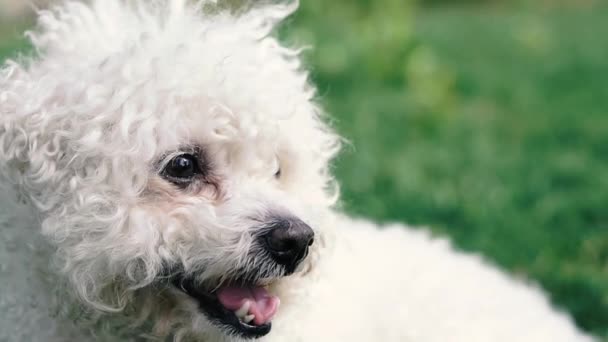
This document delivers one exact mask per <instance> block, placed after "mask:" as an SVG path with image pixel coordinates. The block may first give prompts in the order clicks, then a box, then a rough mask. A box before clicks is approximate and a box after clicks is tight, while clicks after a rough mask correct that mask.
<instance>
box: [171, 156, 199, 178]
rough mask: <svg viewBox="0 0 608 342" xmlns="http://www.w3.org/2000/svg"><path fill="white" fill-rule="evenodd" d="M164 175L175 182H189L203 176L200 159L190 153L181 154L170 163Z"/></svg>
mask: <svg viewBox="0 0 608 342" xmlns="http://www.w3.org/2000/svg"><path fill="white" fill-rule="evenodd" d="M162 174H163V175H164V176H165V177H166V178H168V179H169V180H171V181H173V182H178V183H184V182H188V181H190V180H192V178H194V177H195V176H196V175H199V174H201V169H200V166H199V161H198V158H197V157H196V156H195V155H193V154H189V153H184V154H180V155H178V156H176V157H174V158H173V159H171V160H170V161H169V163H168V164H167V166H165V168H164V170H163V172H162Z"/></svg>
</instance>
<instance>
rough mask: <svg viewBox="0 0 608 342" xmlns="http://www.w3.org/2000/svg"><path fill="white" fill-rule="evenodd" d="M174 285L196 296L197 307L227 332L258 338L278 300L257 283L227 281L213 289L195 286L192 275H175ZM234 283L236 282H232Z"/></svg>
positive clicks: (267, 330)
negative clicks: (182, 276)
mask: <svg viewBox="0 0 608 342" xmlns="http://www.w3.org/2000/svg"><path fill="white" fill-rule="evenodd" d="M173 282H174V285H175V286H176V287H177V288H178V289H179V290H181V291H183V292H185V293H186V294H188V295H189V296H191V297H192V298H194V299H196V300H197V302H198V304H199V307H200V309H201V310H202V311H203V312H204V313H205V314H206V315H207V316H208V317H209V319H211V320H212V321H213V322H215V323H216V324H218V325H219V326H222V327H224V328H227V330H228V332H229V333H232V334H236V335H239V336H241V337H243V338H258V337H262V336H264V335H266V334H268V333H269V332H270V329H271V321H272V318H273V317H274V315H275V314H276V312H277V310H278V308H279V304H280V300H279V298H278V297H277V296H273V295H271V294H270V293H269V292H268V290H267V289H266V288H265V287H264V286H260V285H253V284H251V285H242V284H241V283H240V282H239V283H238V284H239V285H226V286H220V287H218V288H217V289H214V290H212V291H207V290H205V289H204V288H202V287H200V286H197V285H196V284H195V282H194V281H193V280H192V279H189V278H179V277H178V278H175V279H174V281H173ZM235 284H237V283H235Z"/></svg>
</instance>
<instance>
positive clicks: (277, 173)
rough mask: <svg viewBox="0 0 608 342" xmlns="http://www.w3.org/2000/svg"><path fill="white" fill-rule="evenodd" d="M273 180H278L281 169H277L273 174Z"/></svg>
mask: <svg viewBox="0 0 608 342" xmlns="http://www.w3.org/2000/svg"><path fill="white" fill-rule="evenodd" d="M274 178H276V179H279V178H281V168H280V167H279V168H278V169H277V171H276V172H275V173H274Z"/></svg>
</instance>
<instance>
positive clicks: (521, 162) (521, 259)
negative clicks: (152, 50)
mask: <svg viewBox="0 0 608 342" xmlns="http://www.w3.org/2000/svg"><path fill="white" fill-rule="evenodd" d="M302 6H303V8H302V10H301V12H299V14H298V15H297V16H296V17H295V18H294V19H292V20H290V22H289V23H288V25H287V27H286V29H285V30H283V31H282V34H283V36H284V37H285V39H287V40H289V41H295V42H298V43H302V42H304V43H309V44H311V45H312V46H313V47H314V48H313V49H312V50H310V51H309V52H307V54H306V56H307V58H308V60H309V61H310V64H311V67H312V70H313V79H314V80H315V82H316V83H317V84H318V85H319V88H320V100H321V101H322V102H323V103H324V104H325V105H326V108H327V110H328V111H329V112H330V113H331V114H332V116H333V117H334V118H335V122H334V124H335V126H336V128H337V129H338V130H339V132H340V133H341V134H343V135H344V136H345V137H347V138H348V139H349V140H350V141H351V142H352V145H351V146H347V148H346V150H345V151H344V153H343V154H342V155H341V157H340V158H339V160H338V161H337V165H336V172H337V174H338V176H339V178H340V180H341V181H342V186H343V193H344V196H343V206H344V208H345V209H346V210H347V211H349V212H351V213H355V214H357V215H364V216H369V217H372V218H375V219H377V220H381V221H404V222H409V223H412V224H419V225H426V226H430V227H431V228H432V229H433V230H434V231H435V232H437V234H441V235H447V236H450V237H451V238H452V239H453V240H454V243H455V245H457V246H458V248H461V249H464V250H467V251H475V252H481V253H483V254H484V255H486V256H487V257H488V258H490V259H491V260H493V261H495V262H496V263H498V264H500V265H502V266H504V267H505V268H507V269H509V270H511V271H512V272H514V273H516V274H520V275H522V276H526V277H529V278H531V279H534V280H535V281H538V282H540V283H541V284H542V286H543V287H544V288H545V289H547V290H548V291H549V293H550V294H551V297H552V300H553V301H554V303H556V304H557V305H559V306H560V307H563V308H565V309H567V310H568V311H569V312H571V313H572V314H573V315H574V316H575V318H576V321H577V323H578V324H579V325H580V326H581V327H583V328H584V329H586V330H588V331H591V332H593V333H595V334H597V335H600V336H602V337H604V338H606V339H607V341H608V210H607V209H608V208H607V207H608V38H606V37H608V25H607V24H606V23H607V22H608V8H606V7H603V8H602V7H598V8H594V9H593V10H591V9H574V8H571V9H569V10H564V9H562V10H559V9H554V10H551V11H544V12H541V11H540V10H530V9H529V10H528V11H525V12H524V11H521V10H517V9H509V8H508V7H505V6H502V7H494V8H491V7H473V6H468V7H462V8H457V7H437V8H430V9H424V10H420V11H418V12H417V13H416V14H415V15H413V13H414V12H413V9H412V6H411V5H408V4H407V2H405V1H400V0H383V1H374V2H370V1H363V0H357V1H355V0H349V1H346V0H344V1H338V0H336V1H326V0H307V1H303V2H302ZM11 36H14V35H11ZM4 37H6V35H4ZM22 47H23V43H22V42H20V41H16V40H14V39H6V38H5V39H2V35H0V58H2V56H6V55H7V54H8V53H13V51H14V50H15V49H16V48H22Z"/></svg>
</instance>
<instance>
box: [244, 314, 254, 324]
mask: <svg viewBox="0 0 608 342" xmlns="http://www.w3.org/2000/svg"><path fill="white" fill-rule="evenodd" d="M254 318H255V315H247V316H245V317H243V322H245V323H249V322H251V321H253V319H254Z"/></svg>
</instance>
